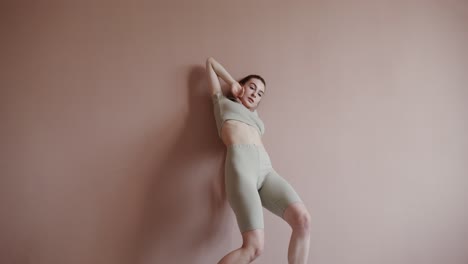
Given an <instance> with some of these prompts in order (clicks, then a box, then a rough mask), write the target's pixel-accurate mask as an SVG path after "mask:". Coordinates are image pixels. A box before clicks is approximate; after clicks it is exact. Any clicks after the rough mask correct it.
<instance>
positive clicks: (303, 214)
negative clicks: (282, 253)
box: [283, 203, 310, 264]
mask: <svg viewBox="0 0 468 264" xmlns="http://www.w3.org/2000/svg"><path fill="white" fill-rule="evenodd" d="M283 218H284V220H286V222H288V224H289V225H290V226H291V228H292V234H291V240H290V242H289V248H288V263H289V264H306V263H307V258H308V257H309V245H310V214H309V212H308V211H307V209H306V207H305V206H304V204H303V203H293V204H291V205H289V206H288V208H286V210H285V211H284V215H283Z"/></svg>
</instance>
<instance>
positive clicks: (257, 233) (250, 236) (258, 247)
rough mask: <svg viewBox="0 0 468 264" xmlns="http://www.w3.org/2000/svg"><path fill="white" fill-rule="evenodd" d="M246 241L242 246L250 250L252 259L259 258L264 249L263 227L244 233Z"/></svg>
mask: <svg viewBox="0 0 468 264" xmlns="http://www.w3.org/2000/svg"><path fill="white" fill-rule="evenodd" d="M243 238H244V243H243V244H242V248H244V249H245V250H247V251H248V252H249V256H250V259H251V260H254V259H256V258H258V257H259V256H260V255H261V254H262V253H263V250H264V235H263V230H262V229H257V230H252V231H247V232H245V233H243Z"/></svg>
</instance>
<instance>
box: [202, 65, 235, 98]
mask: <svg viewBox="0 0 468 264" xmlns="http://www.w3.org/2000/svg"><path fill="white" fill-rule="evenodd" d="M206 71H207V74H208V81H209V83H210V87H211V93H212V94H217V93H222V90H221V84H220V82H219V79H218V77H221V79H223V81H225V82H226V83H227V84H229V86H232V84H233V83H236V82H237V81H236V80H234V78H232V76H231V75H230V74H229V73H228V72H227V71H226V69H224V67H223V66H222V65H221V64H220V63H219V62H217V61H216V60H215V59H214V58H213V57H209V58H208V59H207V60H206Z"/></svg>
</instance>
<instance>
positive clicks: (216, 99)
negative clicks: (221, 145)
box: [211, 92, 265, 137]
mask: <svg viewBox="0 0 468 264" xmlns="http://www.w3.org/2000/svg"><path fill="white" fill-rule="evenodd" d="M211 99H212V101H213V108H214V116H215V120H216V126H217V128H218V136H219V137H221V128H222V127H223V124H224V122H225V121H227V120H237V121H240V122H243V123H245V124H247V125H250V126H253V127H255V128H256V129H257V130H258V133H259V134H260V135H263V134H264V133H265V125H264V124H263V121H262V120H261V119H260V117H259V116H258V113H257V110H254V111H253V112H252V111H250V110H249V109H248V108H247V107H245V106H244V105H243V104H242V103H238V102H235V101H231V100H230V99H229V98H227V97H226V96H225V95H224V94H223V93H222V92H219V93H216V94H213V95H212V97H211Z"/></svg>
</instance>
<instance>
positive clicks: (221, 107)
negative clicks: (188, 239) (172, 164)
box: [206, 57, 310, 264]
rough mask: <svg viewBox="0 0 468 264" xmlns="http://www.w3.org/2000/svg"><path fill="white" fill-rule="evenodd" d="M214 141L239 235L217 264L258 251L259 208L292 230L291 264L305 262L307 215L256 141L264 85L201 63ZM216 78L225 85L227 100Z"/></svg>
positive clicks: (261, 130) (261, 241)
mask: <svg viewBox="0 0 468 264" xmlns="http://www.w3.org/2000/svg"><path fill="white" fill-rule="evenodd" d="M206 71H207V74H208V80H209V84H210V86H211V92H212V93H211V97H212V102H213V107H214V114H215V120H216V125H217V129H218V136H219V137H220V138H221V139H222V141H223V143H224V144H225V145H226V148H227V155H226V160H225V188H226V195H227V199H228V201H229V204H230V205H231V207H232V209H233V211H234V213H235V215H236V219H237V224H238V226H239V230H240V232H241V234H242V240H243V243H242V246H241V247H240V248H238V249H236V250H234V251H232V252H230V253H229V254H227V255H226V256H224V257H223V258H222V259H221V260H220V261H219V262H218V264H230V263H235V264H239V263H251V262H252V261H254V260H255V259H256V258H257V257H258V256H259V255H260V254H261V253H262V251H263V245H264V231H263V228H264V225H263V210H262V206H264V207H265V208H267V209H268V210H269V211H271V212H272V213H274V214H276V215H278V216H279V217H281V218H282V219H284V220H285V221H286V222H287V223H288V224H289V225H290V226H291V228H292V234H291V239H290V242H289V249H288V262H289V263H290V264H299V263H300V264H305V263H306V262H307V257H308V252H309V240H310V231H309V226H310V215H309V212H308V211H307V209H306V207H305V205H304V203H303V202H302V201H301V199H300V198H299V196H298V195H297V193H296V192H295V191H294V189H293V188H292V187H291V185H290V184H288V182H286V181H285V180H284V179H283V178H282V177H281V176H280V175H279V174H278V173H277V172H276V171H275V170H274V169H273V167H272V164H271V161H270V157H269V156H268V153H267V151H266V150H265V147H264V146H263V143H262V139H261V136H262V135H263V133H264V132H265V127H264V124H263V122H262V120H261V119H260V118H259V116H258V113H257V110H256V109H257V107H258V105H259V103H260V101H261V99H262V97H263V95H264V93H265V80H264V79H263V78H262V77H261V76H259V75H249V76H247V77H245V78H243V79H242V80H240V81H239V82H237V81H235V80H234V79H233V78H232V77H231V75H229V73H228V72H227V71H226V70H225V69H224V67H223V66H222V65H221V64H220V63H218V62H217V61H216V60H215V59H214V58H213V57H209V58H208V59H207V60H206ZM218 77H221V79H223V80H224V81H225V82H226V83H228V84H229V85H230V94H229V95H228V96H227V97H226V96H225V95H224V94H223V92H222V90H221V84H220V82H219V79H218Z"/></svg>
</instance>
